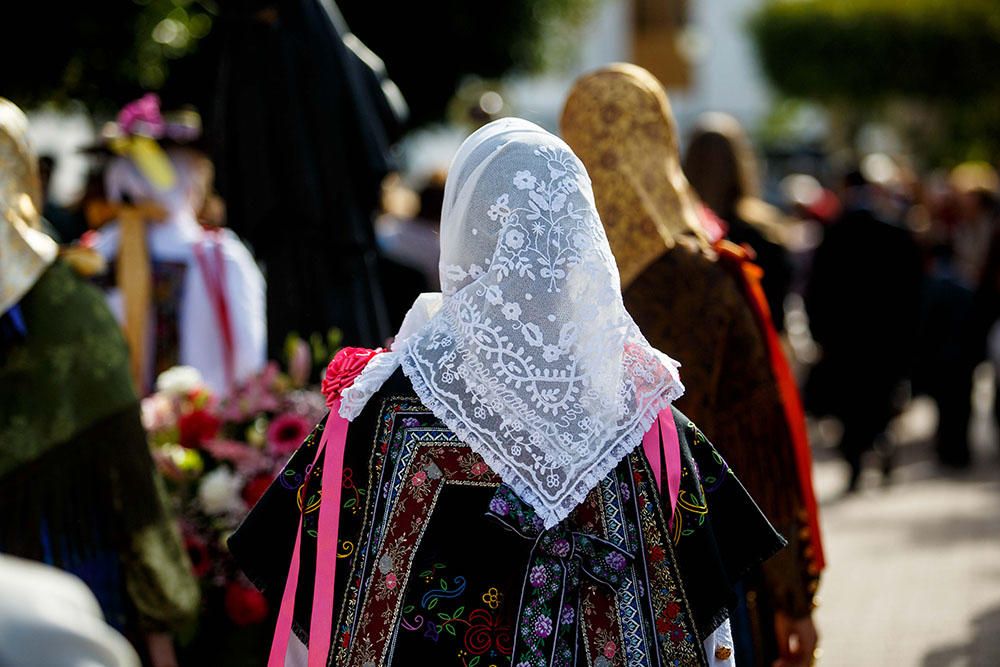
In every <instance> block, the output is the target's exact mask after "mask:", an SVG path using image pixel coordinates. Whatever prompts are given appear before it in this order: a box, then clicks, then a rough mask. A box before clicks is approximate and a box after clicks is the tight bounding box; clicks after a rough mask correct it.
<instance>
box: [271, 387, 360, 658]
mask: <svg viewBox="0 0 1000 667" xmlns="http://www.w3.org/2000/svg"><path fill="white" fill-rule="evenodd" d="M347 425H348V422H347V420H346V419H344V418H343V417H341V416H340V398H337V399H335V400H334V401H333V405H332V406H331V407H330V415H329V416H328V417H327V420H326V427H325V428H324V429H323V437H322V439H321V440H320V443H319V446H318V447H317V448H316V457H315V458H314V459H313V466H315V465H316V463H317V462H318V461H319V457H320V455H322V454H323V452H326V454H325V456H324V461H323V473H322V481H321V485H322V488H321V490H320V494H321V498H320V505H319V526H318V528H317V537H316V581H315V585H314V588H313V603H312V613H311V615H310V623H309V662H308V664H309V667H325V666H326V664H327V657H328V656H329V653H330V642H331V634H332V630H333V609H334V586H335V585H336V580H337V576H336V575H337V548H338V543H339V540H338V537H339V533H340V491H341V480H342V479H343V477H344V451H345V449H346V445H347ZM303 507H304V502H303ZM303 513H304V510H303V512H302V513H300V514H299V525H298V529H297V531H296V533H295V547H294V549H293V550H292V561H291V563H290V564H289V567H288V578H287V579H286V581H285V591H284V594H283V595H282V597H281V606H280V607H279V609H278V622H277V624H276V625H275V629H274V639H273V640H272V642H271V653H270V656H269V657H268V660H267V665H268V667H282V666H283V665H284V664H285V654H286V653H287V651H288V641H289V638H290V636H291V632H292V617H293V614H294V611H295V591H296V588H297V587H298V582H299V558H300V546H301V541H302V515H303Z"/></svg>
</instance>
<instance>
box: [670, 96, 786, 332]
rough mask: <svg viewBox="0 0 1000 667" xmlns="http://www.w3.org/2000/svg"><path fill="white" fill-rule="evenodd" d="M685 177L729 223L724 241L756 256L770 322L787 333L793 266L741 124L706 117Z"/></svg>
mask: <svg viewBox="0 0 1000 667" xmlns="http://www.w3.org/2000/svg"><path fill="white" fill-rule="evenodd" d="M684 173H685V174H686V175H687V178H688V180H689V181H690V182H691V185H692V186H694V189H695V192H697V193H698V196H699V197H700V198H701V200H702V202H704V203H705V205H706V206H708V207H709V208H710V209H712V212H713V213H715V215H717V216H719V217H720V218H722V220H723V222H725V223H726V228H727V231H726V238H727V239H729V240H730V241H732V242H733V243H735V244H737V245H747V246H749V247H750V248H751V249H752V250H753V252H754V255H755V258H754V261H755V263H756V264H757V265H758V266H760V268H761V269H763V270H764V276H763V279H762V281H761V282H762V284H763V286H764V293H765V294H766V295H767V303H768V307H769V308H770V310H771V319H772V321H773V322H774V326H775V328H776V329H777V330H778V331H779V332H781V331H784V330H785V297H786V296H787V295H788V290H789V288H790V286H791V282H792V265H791V260H790V259H789V256H788V250H787V249H786V247H785V230H784V227H783V221H782V215H781V212H780V211H779V210H778V209H776V208H774V207H773V206H771V205H770V204H768V203H766V202H764V201H763V200H762V199H761V198H760V182H759V177H758V174H757V166H756V158H755V156H754V153H753V148H752V147H751V145H750V141H749V139H748V138H747V136H746V133H745V132H744V131H743V128H742V127H741V126H740V124H739V121H737V120H736V119H735V118H733V117H732V116H729V115H727V114H723V113H718V112H710V113H706V114H703V115H702V116H701V117H700V118H699V119H698V122H697V123H696V125H695V129H694V132H693V133H692V135H691V138H690V142H689V144H688V148H687V152H686V153H685V154H684Z"/></svg>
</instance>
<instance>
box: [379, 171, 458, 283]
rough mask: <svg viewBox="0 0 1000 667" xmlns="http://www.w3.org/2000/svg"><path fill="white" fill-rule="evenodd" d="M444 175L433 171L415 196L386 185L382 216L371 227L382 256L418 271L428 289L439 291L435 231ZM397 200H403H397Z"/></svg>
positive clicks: (439, 253)
mask: <svg viewBox="0 0 1000 667" xmlns="http://www.w3.org/2000/svg"><path fill="white" fill-rule="evenodd" d="M447 175H448V172H447V170H446V169H438V170H435V171H433V172H432V173H431V174H430V175H429V176H428V177H427V178H426V179H425V182H424V183H423V185H421V187H420V188H419V189H418V190H417V192H416V193H412V192H410V191H408V190H406V189H405V188H403V187H402V186H401V185H398V184H396V185H393V184H390V185H389V190H388V191H387V193H386V196H385V197H384V198H383V208H384V209H385V213H383V214H382V215H381V216H379V218H378V220H377V221H376V224H375V234H376V237H377V238H378V247H379V250H380V251H381V252H382V254H383V255H385V257H387V258H389V259H392V260H395V261H397V262H399V263H400V264H403V265H405V266H409V267H410V268H412V269H416V270H418V271H420V273H421V274H423V276H424V280H425V281H426V283H427V285H428V287H429V289H430V290H438V289H440V288H441V285H440V282H439V280H438V259H439V258H440V255H441V251H440V238H439V237H440V232H439V228H440V225H441V206H442V204H443V202H444V182H445V178H446V177H447ZM404 193H405V194H404ZM401 199H404V200H406V201H399V200H401Z"/></svg>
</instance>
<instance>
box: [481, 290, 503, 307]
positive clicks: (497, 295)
mask: <svg viewBox="0 0 1000 667" xmlns="http://www.w3.org/2000/svg"><path fill="white" fill-rule="evenodd" d="M483 295H484V296H485V297H486V301H487V302H489V303H491V304H493V305H494V306H499V305H500V304H501V303H503V292H501V291H500V288H499V287H497V286H496V285H490V286H489V287H487V288H486V290H485V292H484V293H483Z"/></svg>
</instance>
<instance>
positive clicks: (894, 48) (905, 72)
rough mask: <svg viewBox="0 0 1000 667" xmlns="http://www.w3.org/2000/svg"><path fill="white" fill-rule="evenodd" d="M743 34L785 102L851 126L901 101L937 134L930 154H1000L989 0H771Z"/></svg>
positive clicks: (993, 8)
mask: <svg viewBox="0 0 1000 667" xmlns="http://www.w3.org/2000/svg"><path fill="white" fill-rule="evenodd" d="M750 30H751V33H752V35H753V37H754V40H755V42H756V45H757V50H758V53H759V55H760V59H761V63H762V65H763V68H764V71H765V73H766V74H767V76H768V78H769V79H770V81H771V83H772V84H773V85H774V86H775V88H777V89H778V91H780V92H781V93H784V94H785V95H788V96H791V97H797V98H807V99H813V100H818V101H821V102H824V103H826V104H828V105H829V106H830V107H831V108H834V109H838V110H840V111H841V112H842V113H844V114H846V115H849V116H850V115H853V116H855V117H857V118H868V117H873V116H880V115H881V116H883V117H884V116H885V115H886V114H887V113H891V112H892V110H893V109H899V108H900V104H901V103H902V104H903V105H905V106H907V107H909V108H910V109H911V110H916V111H915V113H911V114H908V115H910V116H917V117H919V118H920V123H919V124H920V125H921V126H922V127H923V128H924V129H927V127H934V128H937V132H933V133H932V134H934V140H935V141H933V142H932V143H931V145H927V146H925V147H924V148H925V149H926V151H927V152H929V153H930V154H931V156H933V157H935V158H938V159H944V158H946V157H949V156H950V157H951V158H953V159H960V158H962V157H965V156H968V155H978V156H979V157H990V156H992V157H996V156H997V155H998V154H1000V138H998V137H1000V132H998V130H1000V78H998V77H997V76H996V71H997V67H998V65H1000V11H998V4H997V2H996V0H771V2H769V3H767V4H766V5H765V6H764V7H763V8H762V9H761V10H760V11H759V12H758V13H757V14H756V15H755V16H753V18H752V19H751V22H750ZM890 120H893V119H892V118H890ZM895 120H898V121H900V122H901V124H902V125H904V126H905V125H907V123H906V122H905V121H903V120H902V119H901V118H899V117H897V118H895ZM905 129H908V128H906V127H904V130H905ZM909 129H912V128H909Z"/></svg>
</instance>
